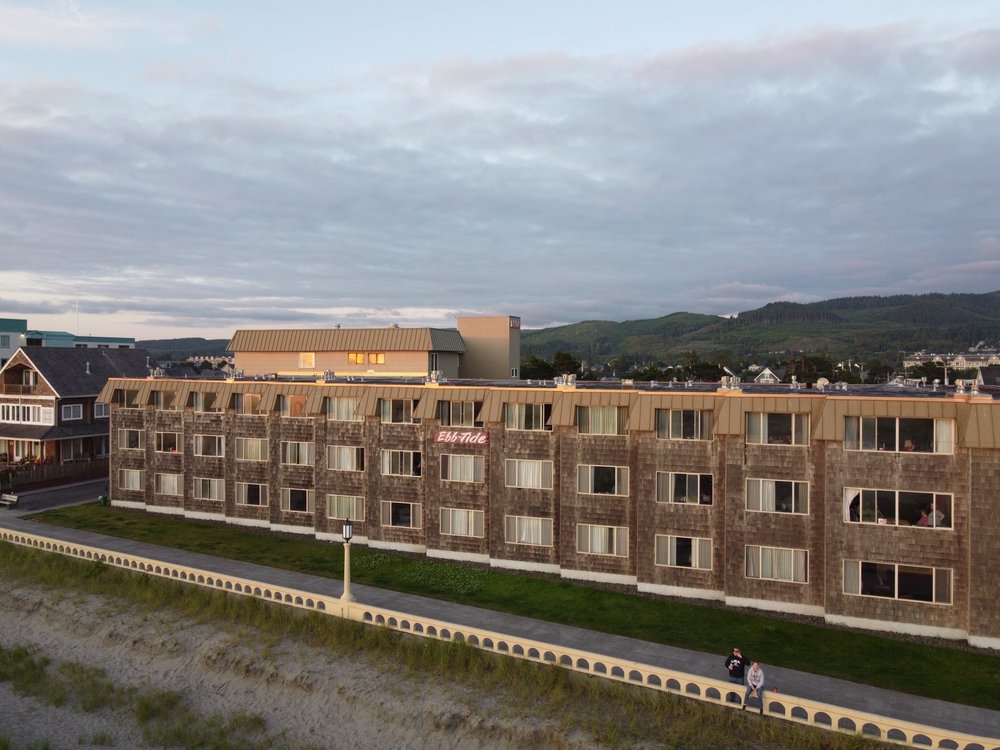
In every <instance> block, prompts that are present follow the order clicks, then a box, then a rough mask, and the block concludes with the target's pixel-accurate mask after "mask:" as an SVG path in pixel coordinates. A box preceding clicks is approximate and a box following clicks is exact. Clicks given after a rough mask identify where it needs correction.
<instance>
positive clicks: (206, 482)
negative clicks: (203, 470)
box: [194, 477, 226, 500]
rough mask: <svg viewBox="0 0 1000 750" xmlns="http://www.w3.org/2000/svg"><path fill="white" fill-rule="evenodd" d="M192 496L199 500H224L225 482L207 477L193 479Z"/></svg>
mask: <svg viewBox="0 0 1000 750" xmlns="http://www.w3.org/2000/svg"><path fill="white" fill-rule="evenodd" d="M194 496H195V497H196V498H197V499H199V500H225V499H226V480H224V479H215V478H209V477H195V478H194Z"/></svg>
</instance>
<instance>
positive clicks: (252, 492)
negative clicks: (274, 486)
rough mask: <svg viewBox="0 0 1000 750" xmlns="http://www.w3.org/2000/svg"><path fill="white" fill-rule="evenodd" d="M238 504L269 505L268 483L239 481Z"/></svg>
mask: <svg viewBox="0 0 1000 750" xmlns="http://www.w3.org/2000/svg"><path fill="white" fill-rule="evenodd" d="M236 504H237V505H267V485H266V484H260V483H257V482H237V483H236Z"/></svg>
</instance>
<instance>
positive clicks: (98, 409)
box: [94, 403, 111, 419]
mask: <svg viewBox="0 0 1000 750" xmlns="http://www.w3.org/2000/svg"><path fill="white" fill-rule="evenodd" d="M110 416H111V404H98V403H95V404H94V419H107V418H108V417H110Z"/></svg>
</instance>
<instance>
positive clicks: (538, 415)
mask: <svg viewBox="0 0 1000 750" xmlns="http://www.w3.org/2000/svg"><path fill="white" fill-rule="evenodd" d="M551 416H552V405H551V404H504V405H503V421H504V426H505V427H506V428H507V429H508V430H532V431H534V430H551V429H552V426H551V425H550V424H549V423H548V422H549V418H550V417H551Z"/></svg>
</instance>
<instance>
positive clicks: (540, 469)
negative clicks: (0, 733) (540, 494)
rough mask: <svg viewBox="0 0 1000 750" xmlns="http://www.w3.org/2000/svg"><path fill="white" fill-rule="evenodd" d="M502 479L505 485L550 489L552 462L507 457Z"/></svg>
mask: <svg viewBox="0 0 1000 750" xmlns="http://www.w3.org/2000/svg"><path fill="white" fill-rule="evenodd" d="M504 480H505V481H504V483H505V485H506V486H507V487H524V488H526V489H534V490H551V489H552V462H551V461H529V460H527V459H522V458H508V459H506V461H505V462H504Z"/></svg>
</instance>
